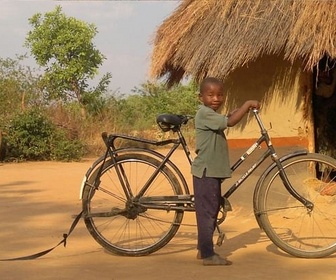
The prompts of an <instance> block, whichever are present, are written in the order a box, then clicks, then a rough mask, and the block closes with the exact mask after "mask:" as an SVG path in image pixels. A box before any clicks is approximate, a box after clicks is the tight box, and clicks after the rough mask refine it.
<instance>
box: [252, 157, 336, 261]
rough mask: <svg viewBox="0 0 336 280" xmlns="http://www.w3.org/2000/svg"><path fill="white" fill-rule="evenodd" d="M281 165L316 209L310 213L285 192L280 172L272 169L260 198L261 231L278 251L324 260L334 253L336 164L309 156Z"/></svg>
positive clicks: (335, 232)
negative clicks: (323, 258)
mask: <svg viewBox="0 0 336 280" xmlns="http://www.w3.org/2000/svg"><path fill="white" fill-rule="evenodd" d="M282 165H283V167H284V170H285V172H286V175H287V177H288V179H289V181H290V182H291V184H292V186H293V188H294V189H295V190H296V192H298V193H299V194H300V195H302V196H303V197H305V198H306V199H308V200H309V201H310V202H312V203H313V204H314V208H313V209H312V211H309V209H307V207H305V206H304V205H303V204H302V203H301V202H299V201H298V200H296V199H295V198H294V197H293V196H292V195H291V194H290V193H289V192H288V191H287V190H286V189H285V186H284V184H283V183H282V180H281V178H280V175H279V171H278V169H277V168H273V170H271V172H270V173H269V174H268V175H267V176H266V178H265V180H264V181H263V183H262V184H261V186H260V192H259V196H258V197H257V199H258V201H257V204H256V205H258V209H257V210H256V213H255V214H256V215H257V216H258V217H259V223H260V225H261V227H262V229H263V230H264V231H265V233H266V234H267V236H268V237H269V238H270V240H271V241H272V242H273V243H274V244H275V245H276V246H277V247H279V248H280V249H282V250H283V251H285V252H287V253H288V254H290V255H293V256H296V257H300V258H322V257H326V256H329V255H331V254H333V253H335V252H336V177H335V176H336V160H335V159H333V158H330V157H327V156H324V155H321V154H314V153H308V154H306V155H300V156H295V157H293V158H290V159H287V160H285V161H283V162H282ZM326 172H328V173H326ZM328 191H329V193H328Z"/></svg>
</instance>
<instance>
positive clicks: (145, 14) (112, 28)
mask: <svg viewBox="0 0 336 280" xmlns="http://www.w3.org/2000/svg"><path fill="white" fill-rule="evenodd" d="M179 2H180V1H174V0H167V1H164V0H157V1H149V0H131V1H122V0H121V1H114V0H105V1H97V0H87V1H68V0H63V1H52V0H35V1H32V0H21V1H20V0H0V57H1V58H3V59H5V58H13V59H15V58H16V55H23V54H27V55H28V56H30V50H29V49H27V48H26V47H24V46H23V44H24V41H25V38H26V36H27V33H28V31H30V30H32V27H31V26H30V25H29V22H28V19H29V18H30V17H32V16H33V15H34V14H36V13H41V14H45V13H46V12H50V11H52V10H54V8H55V7H56V6H57V5H60V6H61V7H62V11H63V13H65V14H66V15H67V16H69V17H70V16H71V17H75V18H77V19H79V20H83V21H85V22H87V23H93V24H95V26H96V27H97V30H98V34H97V35H96V37H95V38H94V44H95V46H96V48H97V49H98V50H99V51H100V52H101V53H103V54H104V56H105V57H106V60H105V61H104V64H103V65H102V66H101V67H100V68H99V75H98V76H97V79H96V80H98V79H99V77H101V76H102V75H103V74H105V73H106V72H110V73H111V74H112V79H111V83H110V89H111V90H113V91H118V92H119V93H122V94H127V93H130V92H131V90H132V89H134V87H137V86H140V85H141V84H142V83H145V82H146V81H147V80H148V79H149V75H148V72H149V65H150V56H151V52H152V49H153V45H152V43H151V42H152V40H153V38H154V36H155V32H156V30H157V28H158V27H159V26H160V24H161V23H162V22H163V20H164V19H165V18H167V17H168V16H169V15H170V14H171V13H172V12H173V11H174V10H175V9H176V8H177V7H178V5H179ZM25 64H27V65H29V66H31V67H33V68H35V67H37V66H36V64H35V60H34V59H33V58H32V57H31V56H30V58H29V59H27V60H26V61H25ZM94 85H95V80H94V81H93V82H92V86H94Z"/></svg>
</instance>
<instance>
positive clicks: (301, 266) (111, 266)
mask: <svg viewBox="0 0 336 280" xmlns="http://www.w3.org/2000/svg"><path fill="white" fill-rule="evenodd" d="M175 160H177V162H178V164H179V165H180V166H182V167H181V169H182V170H183V172H184V173H185V174H187V175H188V174H189V167H188V164H187V162H186V161H184V160H183V159H182V158H181V157H180V156H179V155H178V156H177V157H176V158H175ZM92 161H93V160H85V161H83V162H80V163H55V162H36V163H18V164H14V163H13V164H8V163H6V164H1V165H0V178H1V180H0V217H1V219H0V227H1V231H0V259H1V258H13V257H20V256H25V255H30V254H33V253H37V252H39V251H42V250H45V249H48V248H50V247H52V246H54V245H56V244H57V243H58V242H59V241H60V240H61V239H62V235H63V233H66V232H67V231H68V229H69V226H70V224H71V223H72V221H73V218H72V216H73V215H75V214H77V213H79V212H80V210H81V202H80V200H79V186H80V184H81V181H82V177H83V174H84V173H85V171H86V170H87V169H88V168H89V166H90V165H91V163H92ZM188 176H189V175H188ZM255 180H256V178H251V179H248V180H247V182H246V183H245V186H244V187H243V189H242V190H241V191H240V192H239V195H236V194H234V195H233V197H232V201H231V203H232V204H233V208H234V211H233V212H231V213H229V216H228V218H227V220H226V221H225V223H224V226H222V228H223V230H224V231H225V232H226V235H227V240H226V241H225V243H224V245H223V246H222V247H219V248H218V249H217V251H218V253H220V254H221V255H223V256H227V257H228V258H229V259H230V260H232V261H233V265H232V266H230V267H204V266H202V265H201V262H200V261H198V260H196V258H195V256H196V250H195V244H196V228H195V226H187V225H184V226H181V228H180V229H179V232H178V234H177V235H176V237H175V238H174V239H173V240H172V241H171V242H170V243H169V244H168V245H167V246H166V247H165V248H163V249H161V250H160V251H158V252H156V253H154V254H152V255H149V256H146V257H133V258H132V257H120V256H115V255H111V254H109V253H107V252H105V251H104V250H103V249H102V248H101V247H100V245H98V244H97V243H96V242H95V241H94V239H93V238H92V237H91V236H90V235H89V233H88V231H87V230H86V228H85V225H84V223H83V221H82V220H81V221H80V222H79V224H78V226H77V227H76V229H75V231H74V232H73V233H72V235H71V236H70V237H69V239H68V244H67V247H66V248H63V247H62V246H59V247H58V248H56V249H55V250H54V251H52V252H51V253H49V254H47V255H46V256H43V257H41V258H39V259H36V260H31V261H12V262H0V278H1V279H3V280H6V279H26V280H29V279H34V280H35V279H81V280H86V279H102V280H105V279H116V280H119V279H162V280H163V279H209V280H210V279H222V278H223V279H224V278H225V279H308V280H309V279H314V280H315V279H334V278H335V273H336V266H335V257H336V255H334V256H331V257H329V258H325V259H317V260H307V259H298V258H294V257H291V256H289V255H287V254H285V253H283V252H281V251H279V250H278V249H277V248H276V247H275V246H274V245H273V244H272V243H271V242H270V241H269V239H268V238H267V237H266V236H265V234H264V233H263V232H261V231H260V230H259V228H258V226H257V223H256V221H255V219H254V216H253V214H252V210H251V208H250V204H251V201H252V198H251V192H252V188H251V186H253V185H254V183H255ZM184 222H185V223H186V224H195V219H194V214H192V213H188V214H186V215H185V218H184Z"/></svg>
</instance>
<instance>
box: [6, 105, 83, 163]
mask: <svg viewBox="0 0 336 280" xmlns="http://www.w3.org/2000/svg"><path fill="white" fill-rule="evenodd" d="M6 140H7V154H6V156H7V158H15V159H18V160H67V161H69V160H78V159H79V158H80V157H81V156H82V154H83V146H82V145H81V143H80V142H79V141H77V140H70V139H67V137H66V133H64V132H63V131H62V130H61V129H59V128H57V127H56V126H55V125H54V124H53V123H52V122H51V121H50V120H49V119H48V118H47V117H46V115H45V114H44V113H43V112H42V111H41V110H38V109H32V110H27V111H24V112H23V113H20V114H18V115H16V116H15V117H14V118H13V119H12V121H11V122H10V125H9V126H8V128H7V133H6Z"/></svg>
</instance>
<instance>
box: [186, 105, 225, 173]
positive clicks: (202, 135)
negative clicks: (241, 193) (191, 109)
mask: <svg viewBox="0 0 336 280" xmlns="http://www.w3.org/2000/svg"><path fill="white" fill-rule="evenodd" d="M226 128H227V116H224V115H221V114H219V113H217V112H215V111H214V110H213V109H211V108H210V107H206V106H204V105H201V106H200V108H199V110H198V112H197V113H196V116H195V129H196V154H197V156H196V158H195V160H194V162H193V163H192V166H191V173H192V174H193V175H194V176H196V177H199V178H202V176H203V173H204V170H206V173H205V175H206V177H213V178H228V177H231V168H230V162H229V153H228V145H227V141H226V137H225V135H224V130H225V129H226Z"/></svg>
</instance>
